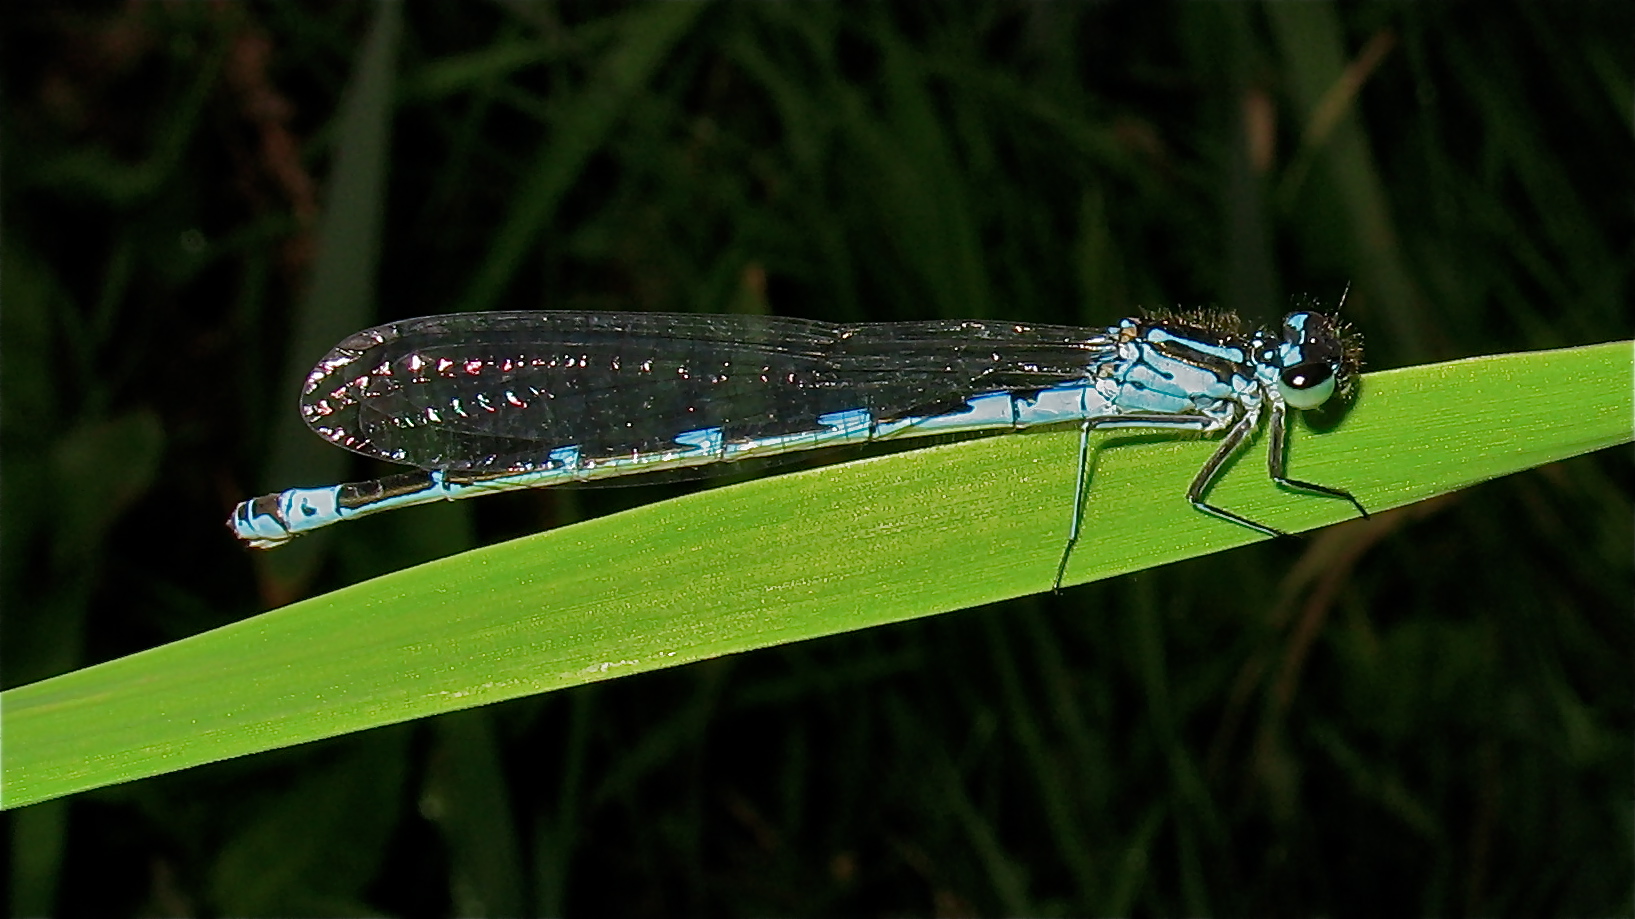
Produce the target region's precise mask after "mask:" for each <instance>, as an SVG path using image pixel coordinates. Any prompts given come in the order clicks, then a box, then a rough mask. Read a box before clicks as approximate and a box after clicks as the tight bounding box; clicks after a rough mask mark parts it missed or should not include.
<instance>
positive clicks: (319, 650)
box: [0, 341, 1635, 808]
mask: <svg viewBox="0 0 1635 919" xmlns="http://www.w3.org/2000/svg"><path fill="white" fill-rule="evenodd" d="M1632 373H1635V344H1632V343H1631V342H1627V341H1626V342H1614V343H1609V344H1603V345H1593V346H1588V347H1583V348H1574V349H1567V350H1560V351H1547V352H1533V353H1525V354H1509V355H1499V356H1494V357H1483V358H1475V359H1470V360H1462V361H1454V362H1450V363H1444V364H1435V365H1427V366H1421V367H1413V368H1407V369H1403V370H1396V371H1387V372H1383V373H1376V374H1370V375H1368V376H1367V377H1366V378H1365V379H1364V382H1363V389H1362V393H1361V396H1360V398H1359V399H1358V401H1357V404H1356V405H1355V406H1354V408H1353V409H1352V410H1351V411H1350V412H1349V413H1348V414H1347V415H1346V416H1345V417H1344V418H1343V420H1341V422H1340V423H1339V424H1337V425H1335V426H1334V427H1333V428H1332V429H1330V430H1326V431H1322V432H1320V433H1319V432H1315V431H1312V430H1310V429H1309V428H1307V427H1305V426H1304V424H1301V425H1299V426H1297V428H1296V430H1295V432H1294V434H1293V436H1292V440H1291V445H1290V451H1289V464H1290V465H1289V470H1290V473H1291V474H1292V475H1295V476H1297V477H1300V478H1303V479H1307V480H1310V481H1314V482H1320V483H1324V484H1330V485H1334V486H1338V487H1342V488H1347V489H1350V490H1351V491H1353V492H1354V493H1355V494H1356V495H1357V497H1358V498H1359V499H1360V500H1361V501H1362V502H1363V503H1364V505H1365V506H1367V507H1369V508H1370V509H1371V510H1373V511H1374V512H1375V513H1376V514H1377V513H1379V512H1382V511H1386V510H1388V509H1390V508H1395V507H1400V506H1402V505H1405V504H1409V503H1412V502H1415V501H1420V500H1423V499H1425V498H1429V497H1432V496H1434V495H1438V494H1443V493H1446V492H1450V491H1454V490H1457V489H1460V488H1464V487H1466V486H1469V485H1472V484H1475V483H1477V482H1481V481H1484V480H1487V479H1491V478H1494V477H1497V476H1501V475H1506V474H1509V473H1512V472H1517V471H1520V470H1523V469H1528V468H1531V467H1534V466H1538V465H1541V464H1544V463H1549V462H1553V461H1556V460H1561V459H1565V458H1567V457H1571V456H1576V455H1579V454H1582V453H1587V452H1590V451H1593V450H1599V449H1603V448H1606V447H1609V446H1614V445H1617V444H1621V443H1628V442H1629V441H1630V440H1631V439H1632V429H1631V425H1632V421H1631V419H1632V417H1635V404H1632V392H1635V389H1632ZM1077 437H1078V434H1077V431H1076V430H1065V431H1054V432H1046V433H1037V434H1025V435H1017V436H1009V437H994V438H986V439H978V440H971V441H965V442H961V443H952V444H944V445H940V446H933V447H927V448H925V449H918V450H910V451H906V452H902V453H896V454H892V455H889V456H883V457H875V458H871V459H866V460H861V461H857V462H851V463H845V464H841V465H836V466H829V467H824V468H820V469H813V470H810V471H805V472H799V473H793V474H789V475H784V476H778V477H775V478H770V479H761V480H758V481H753V482H749V483H746V484H742V485H735V486H731V487H724V488H717V489H714V490H710V491H705V492H701V493H698V494H693V495H689V496H686V497H682V498H678V499H675V500H671V501H665V502H661V503H658V504H654V505H650V506H646V507H642V508H639V509H636V510H633V511H629V512H625V513H621V514H615V515H612V516H609V517H605V518H601V519H596V520H590V521H586V522H584V523H580V524H576V525H573V526H567V527H562V528H560V529H557V530H553V531H550V532H546V533H541V534H538V535H535V536H530V537H526V538H523V539H517V540H514V541H511V542H508V543H504V544H501V545H496V546H490V547H487V548H483V549H478V550H474V551H471V552H466V553H463V554H460V555H457V556H454V557H451V558H445V559H442V560H439V561H435V562H431V563H429V564H425V565H420V566H417V567H414V568H410V569H408V570H405V571H400V572H396V573H394V574H391V575H387V576H385V577H380V578H376V579H374V580H371V581H367V582H364V583H361V584H357V585H354V586H352V587H348V588H345V589H342V590H338V591H335V592H333V593H330V594H326V595H324V596H319V597H313V598H311V599H307V600H303V601H301V602H298V603H294V604H291V605H289V606H286V607H283V608H281V609H277V610H273V611H271V612H268V613H265V614H263V615H260V616H256V617H254V618H252V619H249V620H246V621H243V622H238V623H234V624H233V625H229V626H225V627H223V628H219V629H216V630H214V631H211V632H208V633H205V634H202V635H198V636H195V637H192V638H188V639H185V640H182V641H178V642H174V643H172V644H169V645H165V646H163V647H159V648H154V649H152V650H149V651H145V652H142V653H140V654H135V655H131V656H129V657H126V658H123V659H120V660H115V661H110V662H108V663H105V664H100V665H97V666H94V667H88V668H85V669H83V670H80V671H76V672H73V673H68V674H63V675H61V676H58V677H53V678H51V679H47V680H43V681H40V682H38V683H33V684H30V685H27V686H21V687H18V688H15V689H11V690H8V691H6V692H5V693H3V694H0V719H3V721H0V727H3V732H4V734H3V736H4V741H5V747H4V753H5V758H4V764H3V787H4V796H5V798H4V802H3V803H4V806H5V807H8V808H9V807H17V806H20V805H24V804H28V803H32V802H36V801H42V800H46V799H49V798H54V797H58V796H61V795H66V794H70V793H73V792H76V791H82V790H85V789H88V788H95V787H98V786H102V785H108V784H112V783H117V782H123V781H129V780H131V779H136V778H142V777H145V776H151V775H157V774H161V773H165V772H170V771H174V770H178V769H183V768H186V767H188V766H193V765H198V764H200V763H206V762H211V761H215V760H221V759H226V758H229V757H234V756H242V755H244V754H247V753H254V752H258V751H262V750H269V749H273V748H276V747H282V746H287V745H291V744H297V743H302V742H305V741H310V740H316V739H319V738H323V737H329V736H333V735H337V734H343V733H346V732H350V731H357V730H361V729H364V728H369V727H375V726H379V725H384V724H391V723H395V722H401V721H406V720H409V719H413V718H420V717H425V716H428V715H434V714H439V713H443V712H448V711H452V710H456V709H460V708H466V707H469V706H473V705H480V704H484V703H488V702H496V701H500V700H502V699H511V698H516V697H518V696H524V695H529V694H532V693H538V692H544V691H548V690H553V689H560V688H563V687H568V686H575V685H579V684H583V683H588V682H592V681H596V680H604V679H609V678H612V677H616V676H622V675H626V674H632V673H639V672H642V671H647V670H654V669H658V668H662V667H670V666H675V665H677V664H683V663H688V662H690V661H696V660H701V659H705V658H711V657H716V656H719V655H723V654H730V653H733V652H736V651H744V650H748V649H752V648H760V647H766V646H768V645H774V644H779V643H784V642H791V641H798V640H801V639H805V638H812V637H816V636H820V635H829V634H834V633H837V632H844V631H849V630H853V629H860V628H865V627H868V626H873V625H880V624H884V623H888V622H896V621H901V620H905V619H911V618H915V617H919V616H927V615H931V614H934V613H940V612H946V611H949V610H955V609H961V608H965V607H971V606H976V605H979V604H983V603H989V602H993V601H997V600H1001V599H1005V598H1009V597H1017V596H1022V595H1026V594H1030V593H1036V592H1039V591H1043V590H1048V589H1049V588H1050V585H1051V580H1052V578H1053V576H1054V573H1055V570H1056V564H1057V562H1058V559H1059V555H1060V552H1061V550H1062V545H1063V541H1064V539H1065V537H1066V532H1067V526H1068V520H1069V509H1070V504H1071V498H1072V495H1073V491H1074V485H1075V476H1076V474H1077ZM1213 448H1214V446H1213V444H1212V443H1210V442H1209V441H1197V440H1193V441H1184V440H1179V441H1178V440H1174V439H1167V438H1155V437H1152V436H1150V435H1142V436H1130V435H1111V436H1098V437H1097V439H1096V445H1095V450H1094V453H1093V456H1092V471H1091V476H1092V479H1091V485H1090V489H1089V493H1088V500H1087V502H1086V507H1085V536H1084V538H1083V540H1082V541H1081V542H1080V544H1079V546H1078V548H1077V550H1076V551H1075V554H1074V556H1073V559H1072V563H1071V565H1070V566H1069V568H1068V573H1067V578H1066V583H1068V584H1077V583H1083V582H1087V581H1092V580H1096V579H1100V578H1107V577H1113V576H1115V575H1119V574H1123V573H1126V572H1130V571H1134V570H1137V569H1142V568H1150V567H1154V566H1157V565H1162V564H1165V563H1167V562H1171V561H1175V560H1178V559H1182V558H1188V557H1192V556H1197V555H1203V554H1207V553H1211V552H1217V551H1220V550H1223V549H1227V548H1231V547H1233V546H1237V545H1241V544H1244V543H1247V542H1251V541H1254V540H1256V539H1258V538H1259V537H1257V536H1256V535H1255V534H1253V533H1250V532H1248V531H1245V530H1244V529H1242V528H1240V527H1237V526H1234V525H1232V524H1229V523H1224V522H1221V521H1218V520H1214V519H1211V518H1209V517H1207V516H1205V515H1202V514H1199V513H1198V512H1197V511H1195V510H1193V509H1192V508H1191V507H1190V506H1189V505H1188V504H1187V502H1186V501H1185V500H1184V498H1183V497H1182V496H1183V493H1184V491H1185V489H1186V486H1187V483H1188V482H1189V481H1190V479H1191V477H1192V476H1193V475H1194V474H1195V472H1196V470H1197V469H1198V467H1199V466H1200V465H1201V464H1202V463H1203V461H1204V459H1205V458H1206V457H1207V456H1208V454H1209V453H1210V451H1211V450H1212V449H1213ZM1263 450H1264V447H1263V446H1262V447H1261V448H1260V449H1259V450H1251V451H1249V452H1247V453H1246V454H1245V455H1244V456H1243V457H1242V458H1241V459H1240V461H1239V462H1237V463H1236V464H1235V465H1234V467H1233V468H1232V469H1230V470H1229V471H1228V473H1227V475H1226V476H1225V478H1224V479H1223V481H1222V482H1221V483H1220V484H1219V485H1218V486H1217V488H1216V489H1215V491H1214V493H1213V495H1212V498H1213V500H1214V501H1215V503H1217V504H1220V505H1222V506H1224V507H1228V508H1231V509H1233V510H1236V511H1239V512H1241V513H1244V514H1246V515H1247V516H1249V517H1251V518H1254V519H1257V520H1261V521H1264V522H1266V523H1269V524H1271V525H1273V526H1277V527H1282V528H1285V529H1288V530H1291V531H1300V530H1307V529H1311V528H1314V527H1319V526H1324V525H1327V524H1333V523H1338V522H1341V521H1345V520H1348V519H1349V518H1351V517H1352V516H1353V514H1352V512H1351V511H1350V509H1349V507H1348V505H1346V504H1345V503H1344V502H1341V501H1336V500H1334V499H1330V498H1323V497H1318V496H1310V495H1301V494H1295V493H1290V492H1286V491H1280V490H1278V489H1277V488H1276V487H1275V486H1274V485H1272V484H1271V483H1270V482H1268V481H1267V479H1266V476H1265V474H1264V471H1263V461H1264V452H1263Z"/></svg>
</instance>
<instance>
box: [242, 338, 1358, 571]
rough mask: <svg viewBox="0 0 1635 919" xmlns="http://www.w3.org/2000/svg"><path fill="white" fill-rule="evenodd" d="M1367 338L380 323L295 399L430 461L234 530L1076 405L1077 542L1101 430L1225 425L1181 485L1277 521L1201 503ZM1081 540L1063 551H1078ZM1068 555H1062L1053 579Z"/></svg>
mask: <svg viewBox="0 0 1635 919" xmlns="http://www.w3.org/2000/svg"><path fill="white" fill-rule="evenodd" d="M1359 362H1360V348H1359V346H1358V344H1357V343H1356V341H1355V340H1354V338H1352V337H1351V336H1349V335H1346V334H1344V332H1343V330H1342V328H1341V327H1340V326H1339V325H1338V324H1337V323H1336V322H1335V321H1333V320H1331V319H1329V318H1328V317H1326V316H1324V315H1322V314H1321V313H1315V312H1308V311H1301V312H1295V313H1291V314H1289V315H1288V316H1287V317H1286V318H1285V319H1284V320H1283V324H1282V328H1281V329H1280V330H1278V331H1276V332H1267V331H1255V332H1250V333H1244V332H1242V331H1240V329H1239V326H1238V323H1237V320H1236V319H1235V317H1232V316H1230V315H1226V314H1197V315H1191V316H1187V315H1165V316H1157V317H1148V318H1142V319H1125V320H1124V321H1122V322H1120V323H1119V324H1118V325H1115V326H1112V327H1110V328H1107V329H1101V330H1097V329H1081V328H1074V327H1069V326H1044V325H1024V324H1020V323H1009V322H993V321H986V320H984V321H939V322H892V323H860V324H855V325H834V324H830V323H824V322H813V321H808V320H802V319H782V318H775V317H766V316H701V315H684V314H664V313H571V312H533V313H521V312H518V313H462V314H455V315H448V316H429V317H425V318H421V319H410V320H406V321H403V322H392V323H387V324H386V325H382V326H377V327H375V328H372V329H368V330H366V331H363V332H359V333H358V334H356V335H353V336H352V337H350V338H348V339H346V340H345V341H343V342H341V343H340V344H339V345H337V346H335V348H334V350H332V351H330V352H329V353H328V354H327V355H325V356H324V358H323V360H321V361H319V362H318V365H317V366H316V367H314V368H313V370H312V372H311V373H310V374H309V375H308V377H307V379H306V383H305V386H304V387H303V389H302V392H301V402H300V408H301V415H302V417H303V418H304V419H305V420H306V422H307V424H308V425H309V426H311V428H312V429H313V430H314V431H316V432H317V433H318V435H319V436H320V437H323V438H324V439H326V440H328V441H330V442H332V443H335V444H339V445H340V446H343V447H345V448H347V449H349V450H352V451H354V452H357V453H361V454H364V455H365V456H372V457H377V458H380V459H386V460H391V461H392V462H396V463H403V464H406V465H410V466H416V467H418V468H419V469H420V470H422V471H420V472H416V473H405V474H401V475H396V476H392V477H389V478H384V479H378V480H375V481H370V482H355V483H349V484H343V485H332V486H327V487H322V488H292V489H289V490H288V491H284V492H281V493H279V494H273V495H264V496H262V497H259V498H255V499H253V500H250V501H245V502H243V503H241V504H240V505H239V506H238V508H237V509H236V510H235V511H234V512H233V516H232V518H231V520H230V521H229V526H231V527H232V529H233V531H234V532H235V533H237V534H238V536H239V537H240V538H241V539H243V540H245V541H246V542H248V543H249V544H250V545H252V546H256V547H260V548H268V547H271V546H276V545H280V544H282V543H284V542H287V541H288V540H289V539H291V538H292V537H294V536H296V535H298V534H301V533H305V532H307V531H308V530H313V529H317V528H318V527H323V526H328V525H329V524H332V523H337V522H339V521H342V520H349V519H352V518H354V517H362V516H364V515H366V514H373V513H377V512H379V511H384V510H391V509H393V508H398V507H407V506H410V505H415V504H424V503H427V502H431V501H437V500H443V499H456V498H465V497H470V496H473V495H479V494H489V493H492V492H496V491H510V490H514V489H522V488H539V487H544V486H549V485H562V484H573V483H587V482H595V481H599V480H606V479H612V478H616V477H627V476H638V475H645V474H652V473H659V472H666V471H674V470H689V469H694V468H695V467H702V466H709V465H714V464H724V463H733V462H737V461H740V460H746V459H751V458H758V457H769V456H776V455H780V454H787V453H793V452H796V451H805V450H813V449H817V448H823V447H834V446H841V445H846V444H860V443H866V442H871V441H883V440H892V439H899V438H907V437H921V436H926V435H933V434H945V433H950V432H992V433H1000V432H1010V431H1019V430H1022V429H1024V428H1032V427H1038V426H1042V425H1064V424H1077V425H1078V426H1079V428H1080V430H1081V431H1082V435H1081V437H1080V442H1079V460H1080V475H1079V484H1078V490H1077V493H1076V494H1075V496H1074V505H1073V507H1074V510H1073V515H1072V523H1071V525H1070V528H1069V537H1068V543H1067V552H1071V549H1072V546H1073V543H1074V542H1075V541H1076V540H1077V538H1078V531H1079V525H1080V516H1081V513H1082V507H1083V501H1084V489H1085V486H1086V482H1085V475H1084V469H1085V464H1086V459H1087V456H1088V450H1089V433H1090V431H1092V430H1095V429H1101V428H1146V429H1155V430H1168V431H1194V432H1202V433H1206V434H1207V433H1219V432H1222V431H1224V432H1225V436H1224V437H1223V438H1222V439H1221V443H1220V447H1219V448H1218V449H1217V450H1216V451H1215V452H1214V454H1213V455H1212V456H1211V457H1210V458H1209V461H1208V462H1206V463H1205V464H1204V466H1203V468H1202V469H1200V470H1199V471H1198V474H1197V476H1196V477H1195V478H1194V479H1193V481H1192V485H1191V487H1190V488H1188V489H1187V494H1186V497H1187V500H1188V501H1190V502H1191V503H1192V505H1193V506H1194V507H1196V508H1197V509H1198V510H1200V511H1203V512H1205V513H1208V514H1212V515H1214V516H1216V517H1219V518H1222V519H1224V520H1229V521H1232V522H1233V523H1236V524H1239V525H1242V526H1245V527H1248V528H1250V529H1252V530H1256V531H1258V532H1260V533H1265V534H1267V535H1271V536H1278V535H1283V534H1282V532H1281V531H1279V530H1277V529H1274V528H1273V527H1270V526H1267V525H1265V524H1262V523H1258V522H1256V521H1253V520H1250V519H1248V518H1247V517H1244V516H1241V515H1239V514H1237V513H1234V512H1232V511H1229V510H1226V509H1224V508H1220V507H1216V506H1215V505H1212V504H1210V503H1208V501H1206V500H1205V498H1206V496H1207V495H1208V492H1209V489H1210V486H1211V484H1212V483H1213V482H1214V481H1215V478H1216V477H1217V476H1218V475H1219V473H1220V471H1221V469H1222V467H1223V465H1224V464H1225V462H1226V461H1227V460H1228V459H1229V458H1230V457H1231V456H1232V455H1233V454H1234V453H1236V452H1237V451H1238V450H1239V449H1240V448H1242V447H1243V445H1244V444H1245V443H1246V441H1247V440H1248V439H1249V437H1250V435H1251V434H1253V433H1254V432H1255V430H1256V429H1257V427H1258V425H1259V424H1260V422H1261V419H1262V417H1263V416H1265V417H1266V418H1267V424H1268V427H1269V428H1270V429H1271V435H1270V436H1271V443H1270V451H1269V456H1270V458H1269V460H1268V470H1269V472H1270V474H1271V477H1272V479H1274V480H1275V481H1276V482H1277V483H1278V484H1280V485H1283V486H1287V487H1290V488H1296V489H1300V490H1303V491H1307V492H1314V493H1316V494H1321V495H1328V496H1331V497H1335V498H1343V499H1345V500H1347V501H1350V502H1351V504H1352V505H1353V506H1354V507H1356V509H1357V511H1358V513H1360V514H1362V515H1363V516H1364V517H1366V516H1368V512H1367V511H1366V510H1364V509H1363V506H1362V505H1361V504H1360V503H1359V502H1358V501H1357V499H1356V498H1354V497H1352V495H1351V493H1350V492H1348V491H1344V490H1342V489H1338V488H1330V487H1328V486H1325V485H1317V484H1314V483H1311V482H1303V481H1300V480H1298V479H1292V478H1289V477H1288V476H1286V475H1284V454H1285V449H1284V447H1285V441H1286V431H1287V413H1288V411H1289V410H1290V409H1312V408H1317V407H1318V406H1321V405H1323V404H1324V403H1326V402H1328V401H1329V400H1330V399H1331V398H1334V397H1336V396H1338V397H1341V398H1342V399H1343V398H1345V397H1347V396H1349V395H1350V393H1351V390H1352V388H1353V386H1354V385H1355V381H1356V378H1357V373H1358V368H1359ZM1067 552H1064V554H1063V558H1062V565H1063V566H1064V567H1065V565H1066V560H1067ZM1060 577H1061V572H1060V571H1058V574H1057V578H1058V583H1059V581H1060Z"/></svg>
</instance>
